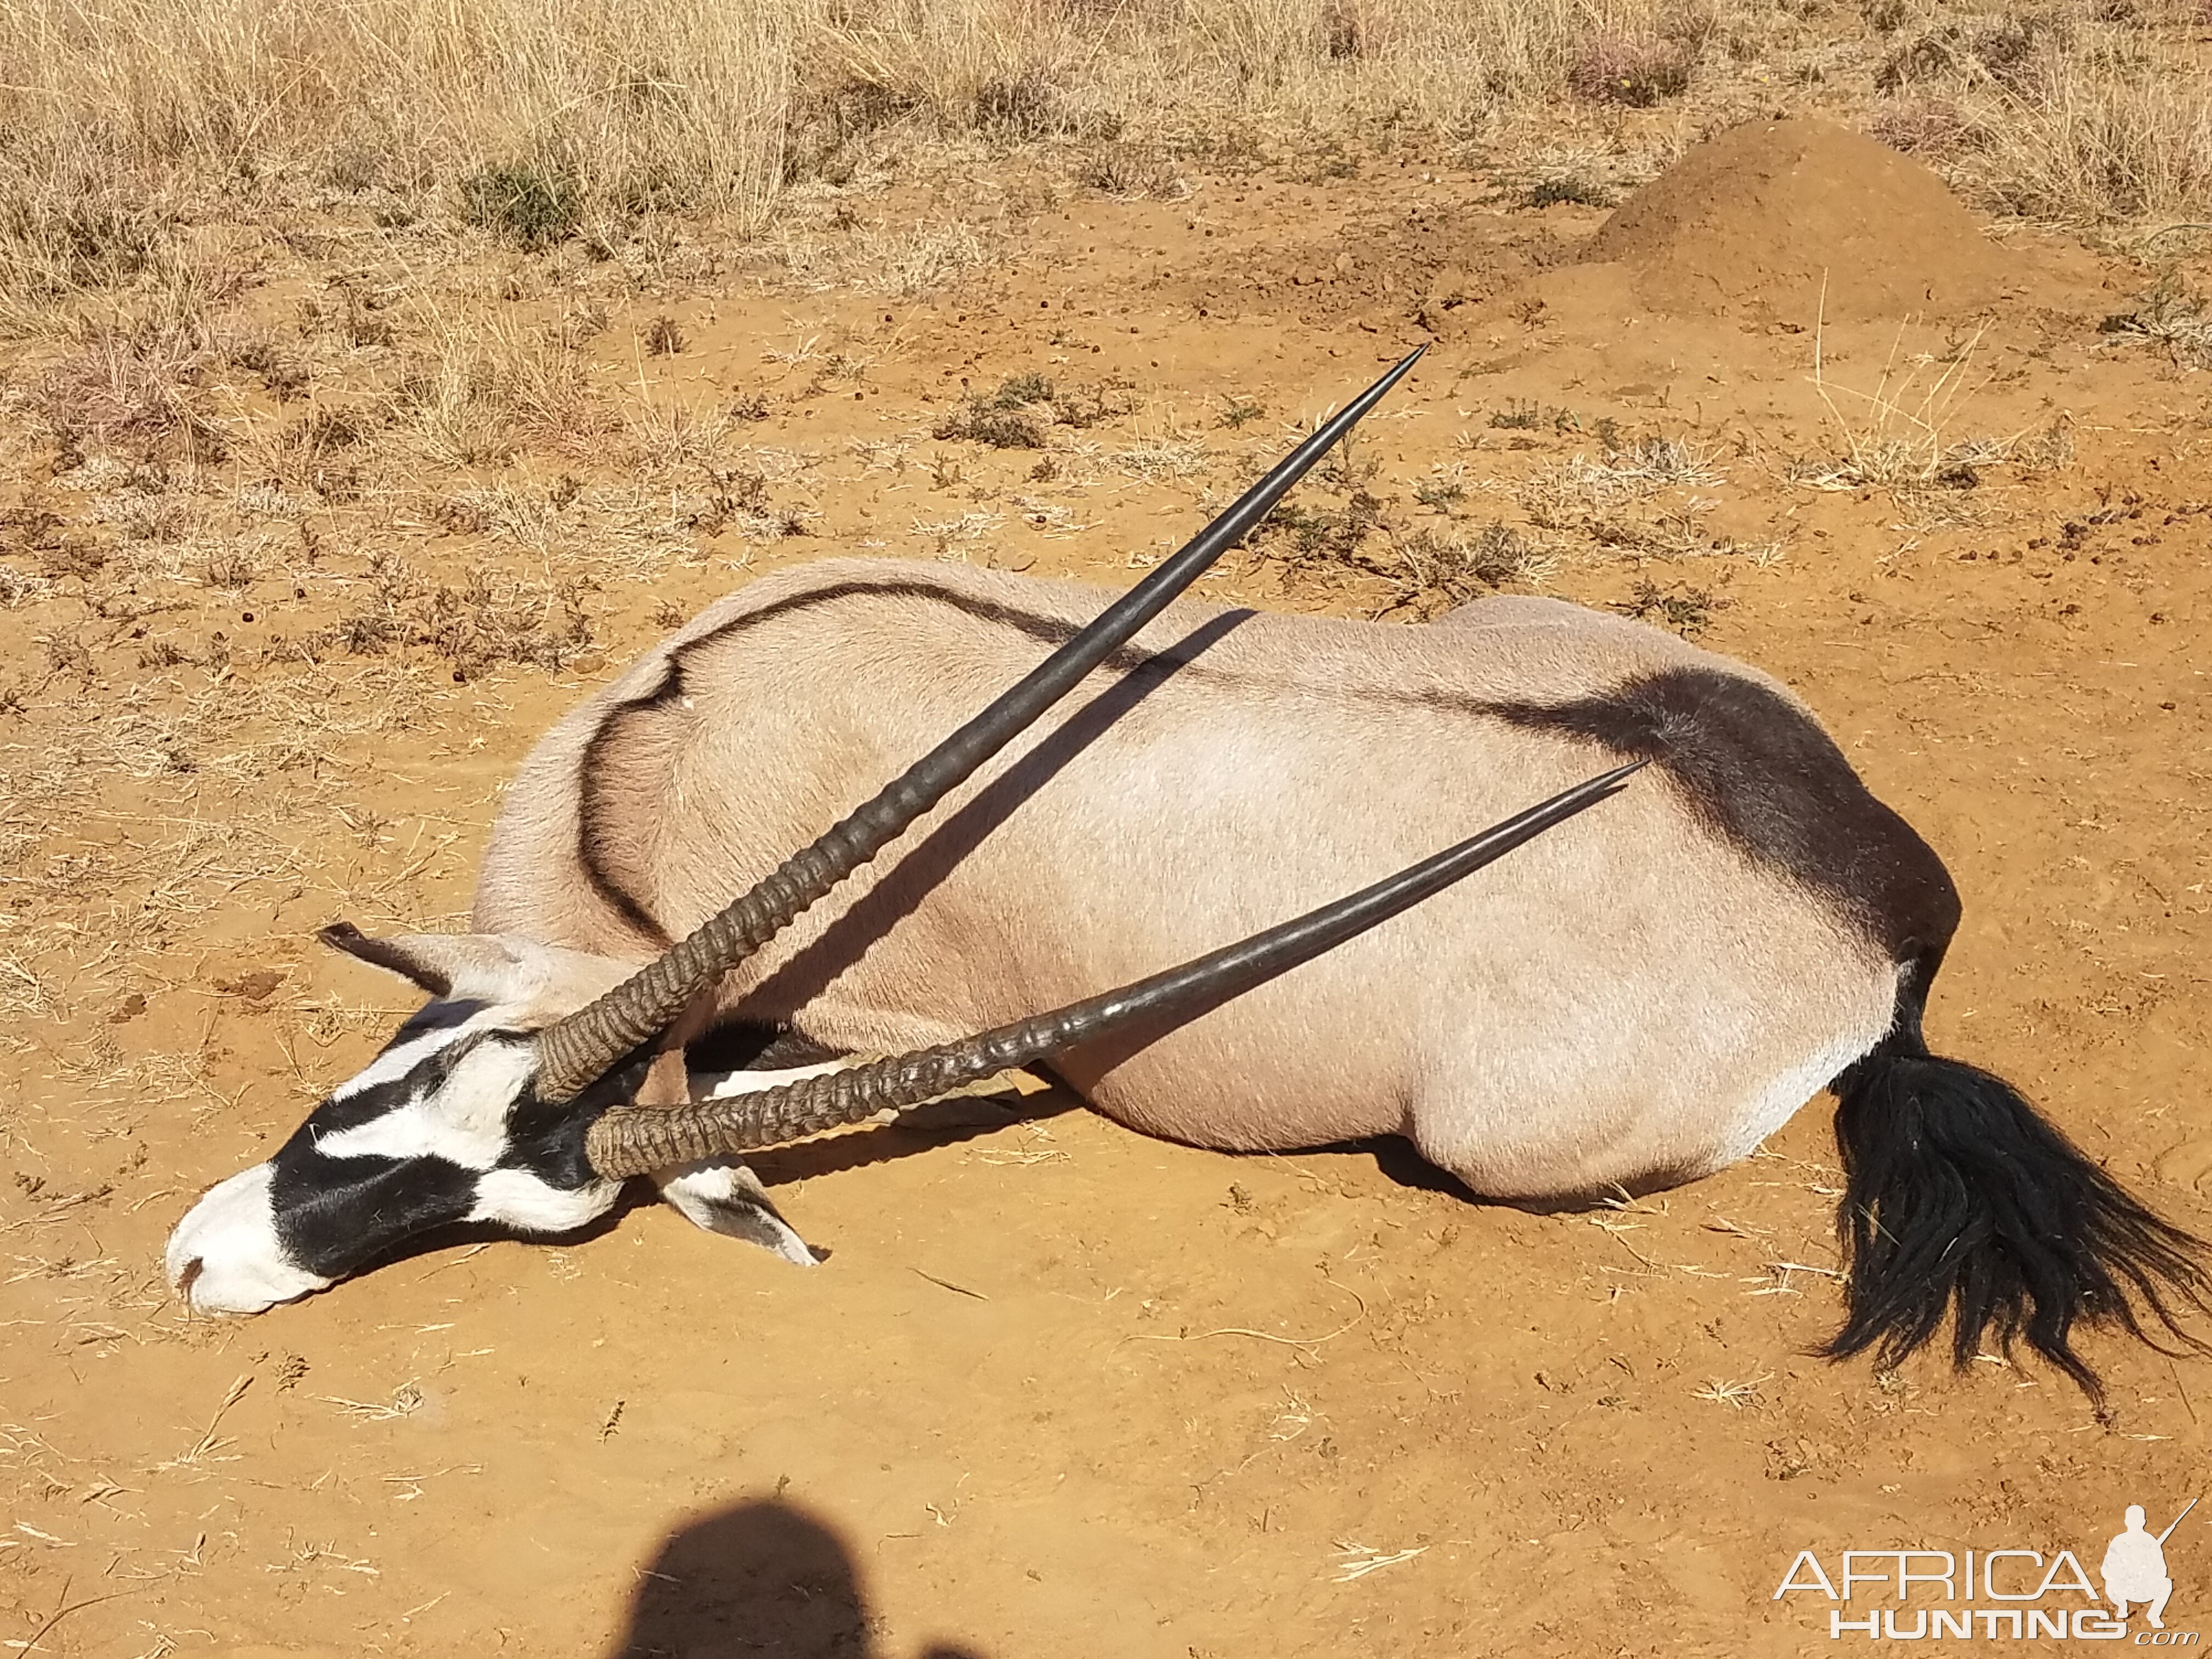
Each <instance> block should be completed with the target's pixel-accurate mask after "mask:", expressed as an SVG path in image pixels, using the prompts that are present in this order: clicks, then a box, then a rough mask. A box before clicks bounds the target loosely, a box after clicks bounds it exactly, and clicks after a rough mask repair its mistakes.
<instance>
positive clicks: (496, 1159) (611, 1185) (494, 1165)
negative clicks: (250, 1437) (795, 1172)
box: [167, 996, 835, 1314]
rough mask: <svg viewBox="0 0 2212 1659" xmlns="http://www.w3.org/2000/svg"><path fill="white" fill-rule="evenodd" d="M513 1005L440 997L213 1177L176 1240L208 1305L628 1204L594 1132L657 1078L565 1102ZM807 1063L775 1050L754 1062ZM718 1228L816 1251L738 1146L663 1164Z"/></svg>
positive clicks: (310, 1285) (791, 1249)
mask: <svg viewBox="0 0 2212 1659" xmlns="http://www.w3.org/2000/svg"><path fill="white" fill-rule="evenodd" d="M516 1012H517V1011H516V1009H515V1008H514V1007H513V1006H512V1005H507V1004H492V1003H488V1002H485V1001H481V1000H453V999H449V998H447V997H443V996H441V997H440V998H438V999H437V1000H434V1001H432V1002H431V1003H429V1004H428V1006H426V1007H424V1008H423V1009H422V1012H419V1013H417V1014H416V1016H415V1017H414V1018H412V1019H410V1020H409V1021H408V1022H407V1024H405V1025H404V1026H402V1027H401V1028H400V1030H399V1031H398V1035H397V1036H394V1037H393V1038H392V1042H390V1043H389V1044H387V1045H386V1048H385V1049H384V1051H383V1052H382V1053H381V1054H379V1055H378V1056H377V1057H376V1058H375V1059H374V1060H372V1061H371V1062H370V1063H369V1065H368V1066H367V1068H366V1069H364V1070H363V1071H362V1073H361V1074H360V1075H359V1076H357V1077H356V1078H354V1079H352V1080H351V1081H349V1082H348V1083H347V1084H345V1085H343V1087H341V1088H339V1089H337V1091H334V1092H333V1093H332V1094H331V1097H329V1098H328V1099H327V1100H325V1101H324V1102H323V1103H321V1104H320V1105H319V1106H318V1107H316V1108H315V1109H314V1110H313V1112H312V1113H310V1114H309V1115H308V1117H307V1121H306V1122H304V1123H302V1124H301V1126H300V1127H299V1128H298V1129H297V1130H296V1131H295V1133H293V1135H292V1137H291V1139H289V1140H287V1141H286V1142H285V1143H284V1145H283V1147H282V1148H281V1149H280V1150H279V1151H278V1152H277V1153H276V1156H275V1157H274V1158H270V1160H269V1161H268V1162H267V1163H265V1164H255V1165H254V1166H253V1167H252V1169H250V1170H243V1171H241V1172H240V1173H239V1174H237V1175H234V1176H231V1178H230V1179H229V1180H228V1181H225V1182H222V1183H221V1184H219V1185H218V1186H216V1187H215V1188H211V1189H210V1191H209V1192H208V1194H207V1195H206V1196H205V1197H204V1198H202V1199H201V1200H200V1201H199V1202H198V1203H197V1205H195V1206H193V1208H192V1210H191V1212H190V1213H189V1214H187V1215H186V1216H185V1218H184V1219H183V1221H181V1222H179V1224H178V1225H177V1230H176V1231H175V1232H173V1234H171V1235H170V1237H169V1247H168V1252H167V1266H168V1273H169V1282H170V1284H171V1285H174V1286H175V1287H176V1289H177V1291H178V1292H179V1294H180V1295H182V1296H184V1297H185V1298H186V1299H187V1301H188V1302H189V1303H190V1304H191V1307H192V1309H193V1310H195V1311H197V1312H200V1313H226V1314H249V1313H260V1312H263V1311H264V1310H267V1309H270V1308H272V1307H274V1306H276V1304H278V1303H280V1302H289V1301H291V1300H293V1299H294V1298H295V1297H301V1296H305V1295H307V1293H308V1292H309V1291H320V1290H326V1289H328V1288H329V1287H330V1286H331V1285H333V1284H335V1283H337V1280H339V1279H343V1278H345V1277H346V1276H347V1275H349V1274H350V1273H355V1272H357V1271H359V1269H360V1268H361V1267H362V1266H363V1265H365V1264H366V1263H368V1262H369V1261H374V1259H375V1258H376V1257H378V1256H379V1255H382V1254H384V1253H385V1252H386V1251H387V1250H390V1249H392V1248H393V1247H394V1246H395V1245H398V1244H402V1243H405V1242H406V1241H407V1240H409V1239H410V1238H415V1237H421V1236H422V1235H423V1234H426V1233H428V1232H430V1231H433V1230H435V1229H436V1228H439V1227H444V1226H449V1225H453V1224H454V1223H456V1222H477V1223H484V1224H489V1225H495V1226H501V1227H507V1228H511V1229H513V1231H516V1232H519V1233H525V1234H541V1235H542V1234H549V1233H562V1232H568V1231H573V1230H574V1229H575V1228H577V1227H580V1226H583V1225H585V1224H586V1223H587V1222H591V1221H594V1220H597V1219H598V1218H599V1217H600V1216H602V1215H605V1213H606V1212H608V1211H609V1210H611V1209H612V1208H613V1207H614V1205H615V1202H616V1200H617V1198H618V1197H619V1195H620V1194H621V1191H622V1183H621V1182H617V1181H606V1180H602V1179H600V1178H599V1176H595V1175H593V1174H592V1170H591V1167H590V1165H589V1164H587V1163H586V1160H585V1157H584V1131H585V1129H586V1127H588V1126H589V1125H590V1123H591V1121H592V1118H593V1116H595V1115H597V1114H598V1113H599V1111H601V1110H603V1109H605V1108H606V1107H607V1106H609V1105H611V1104H613V1103H616V1102H617V1101H618V1100H623V1099H627V1098H628V1097H629V1095H630V1093H631V1092H632V1091H634V1090H635V1087H636V1085H637V1084H638V1082H639V1080H640V1077H641V1074H642V1070H643V1067H642V1065H641V1066H639V1067H638V1068H636V1069H635V1070H634V1071H629V1072H621V1073H616V1074H614V1075H613V1076H611V1077H609V1078H607V1079H604V1080H603V1081H602V1082H601V1083H599V1085H595V1086H594V1087H593V1088H592V1089H591V1090H589V1091H586V1093H585V1095H584V1096H583V1097H582V1098H581V1099H580V1100H577V1101H574V1102H572V1103H569V1104H568V1105H565V1106H561V1107H558V1108H555V1107H549V1106H545V1105H544V1104H542V1103H539V1102H538V1100H537V1098H536V1097H535V1096H534V1094H533V1093H532V1087H531V1085H532V1079H533V1076H534V1073H535V1069H536V1061H535V1059H534V1056H533V1052H532V1043H531V1036H530V1034H529V1033H528V1032H526V1031H524V1030H517V1029H516ZM785 1057H790V1058H796V1054H792V1055H789V1056H785V1055H784V1054H781V1053H777V1052H763V1053H762V1054H758V1055H756V1056H753V1058H755V1059H756V1060H775V1059H778V1058H785ZM833 1069H835V1063H834V1062H832V1063H829V1064H815V1065H807V1066H792V1067H774V1068H768V1069H736V1070H725V1069H720V1068H717V1069H714V1070H709V1071H707V1072H704V1073H697V1074H695V1076H694V1079H693V1092H694V1094H695V1095H696V1096H699V1097H720V1096H723V1095H730V1094H741V1093H744V1092H747V1091H751V1090H756V1089H766V1088H772V1087H774V1086H775V1085H778V1084H781V1083H788V1082H791V1081H793V1080H794V1079H798V1078H801V1077H812V1076H815V1075H817V1074H818V1073H822V1072H824V1071H829V1070H833ZM655 1180H656V1184H657V1185H658V1186H659V1189H660V1194H661V1196H662V1197H663V1198H665V1199H666V1200H668V1202H669V1203H670V1204H671V1205H673V1206H675V1208H676V1209H677V1210H678V1212H681V1213H682V1214H683V1215H684V1216H685V1217H686V1218H689V1219H690V1220H691V1221H692V1222H694V1223H696V1225H699V1226H701V1227H702V1228H704V1229H706V1230H707V1231H709V1232H714V1233H720V1234H722V1235H724V1236H725V1237H732V1238H742V1239H744V1240H745V1241H747V1242H748V1243H754V1244H758V1245H760V1246H762V1247H763V1249H767V1250H769V1251H771V1252H773V1253H774V1254H775V1255H779V1256H781V1257H782V1258H783V1259H784V1260H785V1261H790V1262H793V1263H795V1264H797V1265H799V1266H801V1267H811V1266H812V1265H813V1264H814V1262H815V1261H816V1260H817V1257H816V1255H815V1254H814V1252H813V1251H812V1250H811V1249H808V1248H807V1246H806V1243H805V1241H804V1240H803V1239H801V1238H800V1237H799V1235H798V1234H797V1233H796V1232H794V1231H792V1229H791V1228H790V1226H789V1225H787V1223H786V1222H785V1221H784V1219H783V1218H782V1217H781V1216H780V1215H778V1214H777V1213H776V1211H775V1205H774V1204H773V1203H771V1202H770V1201H769V1195H768V1193H767V1191H766V1190H765V1189H764V1188H763V1187H762V1186H761V1183H760V1181H759V1179H758V1178H757V1176H754V1174H753V1173H752V1171H751V1170H748V1169H747V1168H745V1166H744V1164H740V1163H738V1162H735V1161H734V1160H731V1159H726V1158H717V1159H710V1160H708V1161H706V1162H703V1163H699V1164H686V1165H684V1166H683V1167H682V1168H679V1169H674V1170H666V1171H664V1172H662V1173H661V1174H660V1175H659V1176H656V1177H655Z"/></svg>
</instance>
